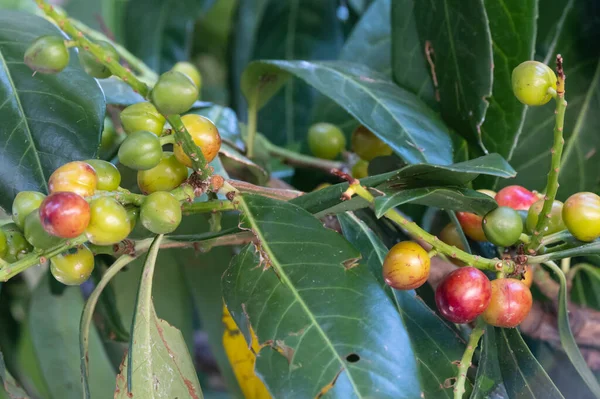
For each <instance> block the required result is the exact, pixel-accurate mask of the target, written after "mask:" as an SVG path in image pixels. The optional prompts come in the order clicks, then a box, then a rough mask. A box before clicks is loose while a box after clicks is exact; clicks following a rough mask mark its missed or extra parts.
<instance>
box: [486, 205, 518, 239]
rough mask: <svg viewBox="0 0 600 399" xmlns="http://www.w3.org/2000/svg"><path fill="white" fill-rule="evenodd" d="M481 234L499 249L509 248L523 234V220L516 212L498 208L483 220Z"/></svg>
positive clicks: (501, 207) (502, 207) (510, 209)
mask: <svg viewBox="0 0 600 399" xmlns="http://www.w3.org/2000/svg"><path fill="white" fill-rule="evenodd" d="M482 225H483V232H484V233H485V236H486V237H487V239H488V240H489V241H490V242H491V243H492V244H494V245H497V246H499V247H510V246H511V245H513V244H516V243H517V241H519V237H520V236H521V233H523V220H522V219H521V215H519V213H518V212H517V211H515V210H514V209H512V208H509V207H507V206H499V207H498V208H496V209H494V210H493V211H491V212H489V213H488V214H487V215H485V217H484V218H483V222H482Z"/></svg>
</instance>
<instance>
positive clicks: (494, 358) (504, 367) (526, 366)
mask: <svg viewBox="0 0 600 399" xmlns="http://www.w3.org/2000/svg"><path fill="white" fill-rule="evenodd" d="M490 397H502V398H539V399H554V398H556V399H560V398H563V396H562V394H561V393H560V392H559V391H558V389H557V388H556V386H555V385H554V383H553V382H552V380H551V379H550V377H548V374H546V372H545V371H544V369H543V368H542V366H541V365H540V364H539V363H538V361H537V360H536V359H535V357H533V355H532V354H531V351H530V350H529V348H528V347H527V345H526V344H525V342H524V341H523V338H521V334H519V332H518V331H517V330H516V329H512V328H511V329H500V328H494V327H491V326H487V327H486V330H485V334H484V335H483V343H482V346H481V358H480V360H479V367H478V368H477V379H476V381H475V387H474V390H473V394H472V395H471V398H473V399H487V398H490Z"/></svg>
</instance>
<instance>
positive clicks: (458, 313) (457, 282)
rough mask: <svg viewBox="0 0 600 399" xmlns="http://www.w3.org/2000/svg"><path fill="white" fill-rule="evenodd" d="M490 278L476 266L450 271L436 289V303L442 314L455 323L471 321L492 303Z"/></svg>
mask: <svg viewBox="0 0 600 399" xmlns="http://www.w3.org/2000/svg"><path fill="white" fill-rule="evenodd" d="M491 296H492V287H491V284H490V280H488V278H487V276H486V275H485V274H483V272H481V271H480V270H478V269H476V268H474V267H470V266H468V267H462V268H460V269H456V270H454V271H453V272H451V273H449V274H448V275H447V276H446V278H444V280H443V281H442V282H441V283H440V285H438V287H437V289H436V290H435V303H436V305H437V308H438V310H439V311H440V313H441V315H442V316H444V318H446V319H447V320H449V321H451V322H453V323H469V322H471V321H473V320H475V318H477V316H479V315H480V314H481V313H483V311H484V310H485V308H486V307H487V306H488V304H489V303H490V298H491Z"/></svg>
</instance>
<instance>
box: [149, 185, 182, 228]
mask: <svg viewBox="0 0 600 399" xmlns="http://www.w3.org/2000/svg"><path fill="white" fill-rule="evenodd" d="M140 220H141V222H142V225H143V226H144V227H145V228H146V229H148V230H150V231H151V232H153V233H154V234H168V233H171V232H173V231H174V230H175V229H176V228H177V226H179V224H180V223H181V204H180V203H179V201H177V199H176V198H175V197H174V196H173V194H171V193H167V192H165V191H157V192H155V193H152V194H150V195H149V196H148V197H146V200H145V201H144V203H143V204H142V207H141V209H140Z"/></svg>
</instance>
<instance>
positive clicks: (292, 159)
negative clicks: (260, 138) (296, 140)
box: [265, 140, 346, 172]
mask: <svg viewBox="0 0 600 399" xmlns="http://www.w3.org/2000/svg"><path fill="white" fill-rule="evenodd" d="M265 142H266V143H268V144H267V151H268V152H269V155H272V156H275V157H277V158H281V159H283V160H284V161H285V162H286V163H288V164H290V165H296V166H301V167H308V168H317V169H322V170H324V171H325V172H329V171H330V170H331V169H342V170H343V169H345V168H346V165H345V164H344V163H343V162H336V161H329V160H327V159H321V158H315V157H311V156H309V155H303V154H299V153H297V152H294V151H290V150H287V149H285V148H281V147H278V146H276V145H275V144H273V143H271V142H268V141H267V140H265Z"/></svg>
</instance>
